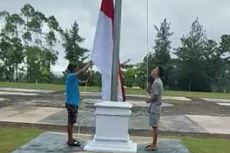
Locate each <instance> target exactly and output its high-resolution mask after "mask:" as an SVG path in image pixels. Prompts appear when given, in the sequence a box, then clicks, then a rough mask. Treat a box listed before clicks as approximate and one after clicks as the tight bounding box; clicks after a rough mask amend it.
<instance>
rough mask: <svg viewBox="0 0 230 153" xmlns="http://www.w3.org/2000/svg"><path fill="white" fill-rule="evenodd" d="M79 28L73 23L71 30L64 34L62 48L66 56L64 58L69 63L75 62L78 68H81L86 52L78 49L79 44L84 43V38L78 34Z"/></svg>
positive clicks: (80, 48)
mask: <svg viewBox="0 0 230 153" xmlns="http://www.w3.org/2000/svg"><path fill="white" fill-rule="evenodd" d="M78 31H79V28H78V24H77V22H76V21H75V22H74V24H73V26H72V29H71V30H69V31H66V32H65V33H64V44H63V46H64V48H65V53H66V56H65V58H66V59H67V60H69V62H75V63H77V64H78V65H79V66H83V64H84V60H85V59H86V58H87V56H86V55H85V54H86V53H87V52H88V50H87V49H85V48H82V47H80V44H81V43H82V42H83V41H84V38H82V37H81V36H79V34H78Z"/></svg>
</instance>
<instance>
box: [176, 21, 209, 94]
mask: <svg viewBox="0 0 230 153" xmlns="http://www.w3.org/2000/svg"><path fill="white" fill-rule="evenodd" d="M181 43H182V46H181V47H178V48H177V49H176V55H177V56H178V58H179V60H178V65H177V66H178V69H179V78H178V79H179V85H180V87H181V89H182V90H189V91H210V90H211V87H210V84H209V78H208V77H207V75H206V71H205V69H206V64H205V56H204V55H205V49H206V44H207V37H206V32H205V31H204V30H203V26H202V25H201V24H200V23H199V21H198V18H197V19H196V20H195V21H194V22H193V23H192V26H191V31H190V32H189V34H188V35H187V36H183V37H182V38H181Z"/></svg>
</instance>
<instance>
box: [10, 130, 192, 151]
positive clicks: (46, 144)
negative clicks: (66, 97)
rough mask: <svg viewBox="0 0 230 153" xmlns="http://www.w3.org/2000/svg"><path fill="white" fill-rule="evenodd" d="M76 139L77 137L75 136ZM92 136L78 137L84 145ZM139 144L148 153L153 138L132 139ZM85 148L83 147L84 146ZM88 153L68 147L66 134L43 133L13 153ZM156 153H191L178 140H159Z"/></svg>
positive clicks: (140, 148)
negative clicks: (147, 147)
mask: <svg viewBox="0 0 230 153" xmlns="http://www.w3.org/2000/svg"><path fill="white" fill-rule="evenodd" d="M75 137H76V136H75ZM90 137H91V136H90V135H78V138H79V140H82V144H83V145H84V142H86V141H87V140H90ZM131 139H132V140H133V141H135V142H136V143H138V152H137V153H147V152H146V151H144V146H145V145H147V144H149V142H151V138H146V137H132V138H131ZM82 147H83V146H82ZM50 152H53V153H86V152H85V151H83V150H82V148H80V147H79V148H78V147H68V146H67V145H66V134H64V133H43V134H41V135H40V136H38V137H37V138H35V139H33V140H32V141H30V142H29V143H27V144H26V145H24V146H22V147H21V148H19V149H17V150H16V151H14V152H13V153H50ZM155 153H189V150H188V149H187V148H186V147H185V146H184V145H183V143H182V142H181V141H180V140H177V139H159V142H158V151H156V152H155Z"/></svg>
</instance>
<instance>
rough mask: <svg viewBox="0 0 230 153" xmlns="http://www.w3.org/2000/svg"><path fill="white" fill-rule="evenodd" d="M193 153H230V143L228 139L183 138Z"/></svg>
mask: <svg viewBox="0 0 230 153" xmlns="http://www.w3.org/2000/svg"><path fill="white" fill-rule="evenodd" d="M181 140H182V141H183V143H184V144H185V145H186V146H187V148H188V149H189V150H190V152H191V153H229V152H230V141H229V140H226V139H214V138H212V139H210V138H202V139H201V138H191V137H182V138H181Z"/></svg>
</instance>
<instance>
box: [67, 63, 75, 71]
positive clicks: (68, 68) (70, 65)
mask: <svg viewBox="0 0 230 153" xmlns="http://www.w3.org/2000/svg"><path fill="white" fill-rule="evenodd" d="M75 68H77V65H76V64H75V63H69V65H68V67H67V70H68V71H69V72H70V73H73V72H74V69H75Z"/></svg>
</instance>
